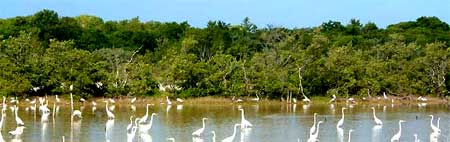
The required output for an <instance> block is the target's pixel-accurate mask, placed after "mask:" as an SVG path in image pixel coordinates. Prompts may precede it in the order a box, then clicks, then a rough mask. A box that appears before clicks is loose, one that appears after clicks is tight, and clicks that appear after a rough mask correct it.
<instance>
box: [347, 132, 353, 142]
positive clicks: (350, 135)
mask: <svg viewBox="0 0 450 142" xmlns="http://www.w3.org/2000/svg"><path fill="white" fill-rule="evenodd" d="M351 140H352V132H348V142H351Z"/></svg>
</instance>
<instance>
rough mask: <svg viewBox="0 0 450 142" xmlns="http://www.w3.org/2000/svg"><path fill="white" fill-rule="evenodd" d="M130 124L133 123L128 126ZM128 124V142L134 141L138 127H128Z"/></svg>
mask: <svg viewBox="0 0 450 142" xmlns="http://www.w3.org/2000/svg"><path fill="white" fill-rule="evenodd" d="M136 119H137V118H136ZM130 120H131V117H130ZM130 125H132V124H131V123H130V124H129V125H128V126H130ZM128 126H127V142H133V139H134V136H135V135H136V131H137V127H132V128H131V129H128Z"/></svg>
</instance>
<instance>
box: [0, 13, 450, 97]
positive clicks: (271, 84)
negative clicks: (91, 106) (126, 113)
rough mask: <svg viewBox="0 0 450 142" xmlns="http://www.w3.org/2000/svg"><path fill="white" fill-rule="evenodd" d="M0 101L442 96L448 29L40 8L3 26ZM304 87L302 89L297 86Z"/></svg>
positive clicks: (441, 25)
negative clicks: (191, 19) (198, 22)
mask: <svg viewBox="0 0 450 142" xmlns="http://www.w3.org/2000/svg"><path fill="white" fill-rule="evenodd" d="M0 41H1V42H0V68H1V72H0V95H9V96H24V95H25V96H26V95H54V94H67V93H68V92H69V89H68V88H69V87H68V86H69V85H71V84H73V85H74V90H73V92H74V93H76V94H80V95H81V96H84V97H92V96H120V95H146V96H151V95H158V94H161V93H162V92H161V91H160V90H159V86H161V87H162V88H163V87H166V89H167V90H166V91H167V92H170V94H172V95H177V96H179V97H191V96H231V95H237V96H247V95H254V94H261V95H264V96H269V97H271V98H279V96H281V95H285V94H287V93H288V92H292V93H293V94H294V95H298V94H301V91H300V90H301V89H300V85H302V87H303V90H304V93H305V94H306V95H307V96H328V95H331V94H337V95H340V96H347V95H367V94H369V93H370V94H372V95H379V94H382V92H386V93H389V94H393V95H398V96H404V95H411V94H412V95H437V96H445V95H448V94H449V93H448V90H449V89H450V88H449V86H450V84H449V83H450V81H449V80H450V79H448V78H449V77H450V73H449V63H450V52H449V48H448V47H449V46H450V42H449V41H450V28H449V25H448V24H447V23H445V22H443V21H440V20H439V19H438V18H437V17H420V18H418V19H417V20H416V21H409V22H400V23H397V24H393V25H389V26H388V27H387V28H385V29H382V28H379V27H377V25H376V24H375V23H366V24H363V23H360V21H359V20H355V19H354V20H351V21H350V22H349V23H341V22H337V21H329V22H324V23H323V24H322V25H319V26H317V27H312V28H299V29H287V28H283V27H273V26H267V27H264V28H258V27H256V26H255V25H254V24H252V23H251V22H250V20H249V19H248V18H245V19H244V20H243V22H242V23H241V24H240V25H230V24H227V23H225V22H222V21H211V22H208V24H207V26H206V27H205V28H196V27H191V26H190V25H189V24H188V23H187V22H183V23H175V22H168V23H162V22H154V21H150V22H142V21H140V20H139V18H133V19H131V20H122V21H104V20H102V19H101V18H99V17H95V16H89V15H80V16H77V17H60V16H58V14H57V13H56V12H55V11H51V10H42V11H39V12H37V13H36V14H34V15H30V16H19V17H14V18H8V19H0ZM300 81H301V83H300Z"/></svg>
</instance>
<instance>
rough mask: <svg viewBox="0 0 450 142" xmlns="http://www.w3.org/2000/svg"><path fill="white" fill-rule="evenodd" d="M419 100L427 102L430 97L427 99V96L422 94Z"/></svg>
mask: <svg viewBox="0 0 450 142" xmlns="http://www.w3.org/2000/svg"><path fill="white" fill-rule="evenodd" d="M417 100H419V101H422V102H426V101H428V99H427V98H425V97H422V96H419V97H418V98H417Z"/></svg>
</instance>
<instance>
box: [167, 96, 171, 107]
mask: <svg viewBox="0 0 450 142" xmlns="http://www.w3.org/2000/svg"><path fill="white" fill-rule="evenodd" d="M166 102H167V105H172V102H171V101H170V99H169V96H166Z"/></svg>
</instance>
